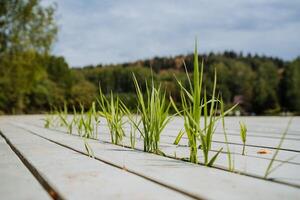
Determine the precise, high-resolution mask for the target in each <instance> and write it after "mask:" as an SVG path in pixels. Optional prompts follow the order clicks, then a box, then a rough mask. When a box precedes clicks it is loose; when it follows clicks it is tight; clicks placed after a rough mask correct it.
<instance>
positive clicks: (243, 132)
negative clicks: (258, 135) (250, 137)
mask: <svg viewBox="0 0 300 200" xmlns="http://www.w3.org/2000/svg"><path fill="white" fill-rule="evenodd" d="M240 136H241V139H242V142H243V152H242V155H245V147H246V137H247V126H246V124H245V123H243V122H240Z"/></svg>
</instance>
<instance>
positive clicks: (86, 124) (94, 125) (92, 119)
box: [80, 102, 100, 138]
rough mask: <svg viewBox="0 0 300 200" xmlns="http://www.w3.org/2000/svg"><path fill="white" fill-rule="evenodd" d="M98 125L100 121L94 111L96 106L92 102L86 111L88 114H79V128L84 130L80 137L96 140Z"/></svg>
mask: <svg viewBox="0 0 300 200" xmlns="http://www.w3.org/2000/svg"><path fill="white" fill-rule="evenodd" d="M82 110H83V108H82ZM99 123H100V121H99V117H98V114H97V111H96V105H95V102H93V103H92V107H91V108H90V109H89V110H88V112H87V113H86V114H85V115H83V111H82V112H81V121H80V126H81V127H80V128H81V129H83V130H84V131H83V134H82V137H85V138H97V137H98V124H99ZM81 133H82V132H81Z"/></svg>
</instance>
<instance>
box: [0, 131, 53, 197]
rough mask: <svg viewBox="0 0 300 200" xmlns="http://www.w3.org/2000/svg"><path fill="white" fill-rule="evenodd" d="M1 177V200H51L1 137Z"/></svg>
mask: <svg viewBox="0 0 300 200" xmlns="http://www.w3.org/2000/svg"><path fill="white" fill-rule="evenodd" d="M0 129H1V126H0ZM0 177H1V178H0V198H1V199H7V200H13V199H28V200H32V199H51V198H50V196H49V195H48V193H47V192H46V191H45V190H44V188H43V187H42V186H41V185H40V183H39V182H38V181H37V180H36V179H35V177H34V176H33V175H32V174H31V173H30V171H29V170H28V169H27V168H26V166H25V165H24V164H23V163H22V161H21V160H20V159H19V158H18V156H17V155H16V154H15V153H14V152H13V151H12V149H11V148H10V147H9V145H8V144H7V143H6V142H5V140H4V139H3V138H2V137H1V136H0Z"/></svg>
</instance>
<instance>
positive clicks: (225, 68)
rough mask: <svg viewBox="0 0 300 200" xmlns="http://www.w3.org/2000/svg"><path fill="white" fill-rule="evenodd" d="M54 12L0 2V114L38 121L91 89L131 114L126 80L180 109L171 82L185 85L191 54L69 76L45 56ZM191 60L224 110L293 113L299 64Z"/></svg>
mask: <svg viewBox="0 0 300 200" xmlns="http://www.w3.org/2000/svg"><path fill="white" fill-rule="evenodd" d="M55 10H56V8H55V6H53V5H52V6H48V7H43V6H41V1H40V0H0V113H8V114H12V113H41V112H46V111H49V110H50V109H51V108H53V107H56V108H58V107H62V106H63V105H64V103H65V102H66V103H67V104H68V105H69V107H70V108H71V107H72V106H73V105H74V106H75V107H77V108H79V104H82V105H83V106H84V107H86V108H87V107H89V105H90V104H91V102H92V101H93V100H95V97H96V96H97V94H98V91H99V90H98V88H99V87H101V89H102V91H104V92H105V93H107V94H108V95H109V93H110V91H113V92H114V93H118V94H119V96H120V98H121V99H123V100H124V102H125V103H126V104H127V105H128V106H129V107H130V108H131V109H134V108H135V107H136V99H135V88H134V85H133V82H132V73H134V74H135V75H136V77H137V79H138V81H139V82H140V84H141V86H142V88H145V82H144V81H145V80H147V81H151V80H152V77H153V80H154V82H155V83H156V84H161V85H162V87H163V88H164V89H165V90H166V92H167V94H168V95H172V97H173V99H175V101H177V102H179V101H180V96H179V90H178V88H179V87H178V85H177V83H176V80H175V78H174V76H176V77H177V79H179V80H181V81H182V82H183V83H184V84H187V80H186V76H185V70H184V65H183V60H184V61H185V63H186V65H187V70H188V72H189V73H191V72H192V71H193V55H192V54H189V55H178V56H174V57H155V58H152V59H146V60H139V61H136V62H130V63H123V64H116V65H101V64H99V65H96V66H92V65H89V66H85V67H82V68H70V66H69V65H68V63H67V62H66V60H65V59H64V58H63V57H61V56H54V55H51V47H52V45H53V43H54V42H55V39H56V35H57V31H58V29H57V25H56V22H55ZM191 39H192V38H191ZM199 59H203V60H204V64H205V69H204V81H205V82H204V86H205V87H206V88H207V91H208V92H209V91H210V90H211V87H212V80H213V74H214V70H215V69H216V70H217V73H218V80H217V89H218V90H219V91H220V93H219V94H220V95H222V97H223V99H224V101H225V102H226V103H227V104H233V103H239V104H240V106H239V109H240V110H241V112H242V113H244V114H278V113H280V112H282V111H284V112H285V111H290V112H294V113H298V114H299V113H300V90H299V86H300V58H297V59H295V60H293V61H284V60H281V59H279V58H272V57H266V56H258V55H255V56H253V55H251V54H248V55H246V56H244V55H243V54H242V53H236V52H233V51H225V52H223V53H218V54H215V53H209V54H202V55H199ZM190 76H192V74H190Z"/></svg>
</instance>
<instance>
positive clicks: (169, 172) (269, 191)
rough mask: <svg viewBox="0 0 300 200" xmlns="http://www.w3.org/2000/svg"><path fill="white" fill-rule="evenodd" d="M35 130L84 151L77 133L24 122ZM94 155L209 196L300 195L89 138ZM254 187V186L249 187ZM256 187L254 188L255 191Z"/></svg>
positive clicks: (285, 188) (289, 189)
mask: <svg viewBox="0 0 300 200" xmlns="http://www.w3.org/2000/svg"><path fill="white" fill-rule="evenodd" d="M22 127H23V128H25V129H29V130H30V131H31V132H32V133H34V134H37V135H40V136H42V137H45V138H48V139H50V140H52V141H55V142H58V143H61V144H64V145H67V146H69V147H72V148H74V149H76V150H78V151H82V152H84V151H85V150H84V148H83V146H82V144H81V143H82V142H81V141H80V139H79V138H78V137H74V136H72V135H71V136H69V135H66V134H62V133H59V132H55V131H51V130H48V129H43V128H38V127H32V126H30V127H29V126H26V125H24V124H23V125H22ZM89 144H90V145H91V147H92V149H93V150H94V152H95V156H96V157H97V158H99V159H101V160H106V161H108V162H111V163H114V164H115V165H118V166H125V167H126V168H127V169H128V170H130V171H133V172H135V173H138V174H143V175H144V176H146V177H148V178H151V179H153V180H156V181H159V182H162V183H164V184H166V185H170V186H171V187H174V188H179V189H181V190H183V189H184V190H185V191H186V192H188V193H191V194H194V195H199V197H204V198H208V199H283V198H286V199H293V198H296V197H298V196H299V195H300V190H299V189H297V188H294V187H290V186H286V185H282V184H277V183H274V182H270V181H265V180H261V179H257V178H252V177H247V176H241V175H238V174H233V173H229V172H226V171H222V170H217V169H214V168H207V167H203V166H199V165H194V164H191V163H186V162H182V161H177V160H174V159H169V158H165V157H162V156H157V155H153V154H149V153H143V152H138V151H134V150H130V149H125V148H122V147H119V146H115V145H111V144H107V143H102V142H98V141H95V140H89ZM249 188H251V190H249ZM253 191H255V192H253Z"/></svg>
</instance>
